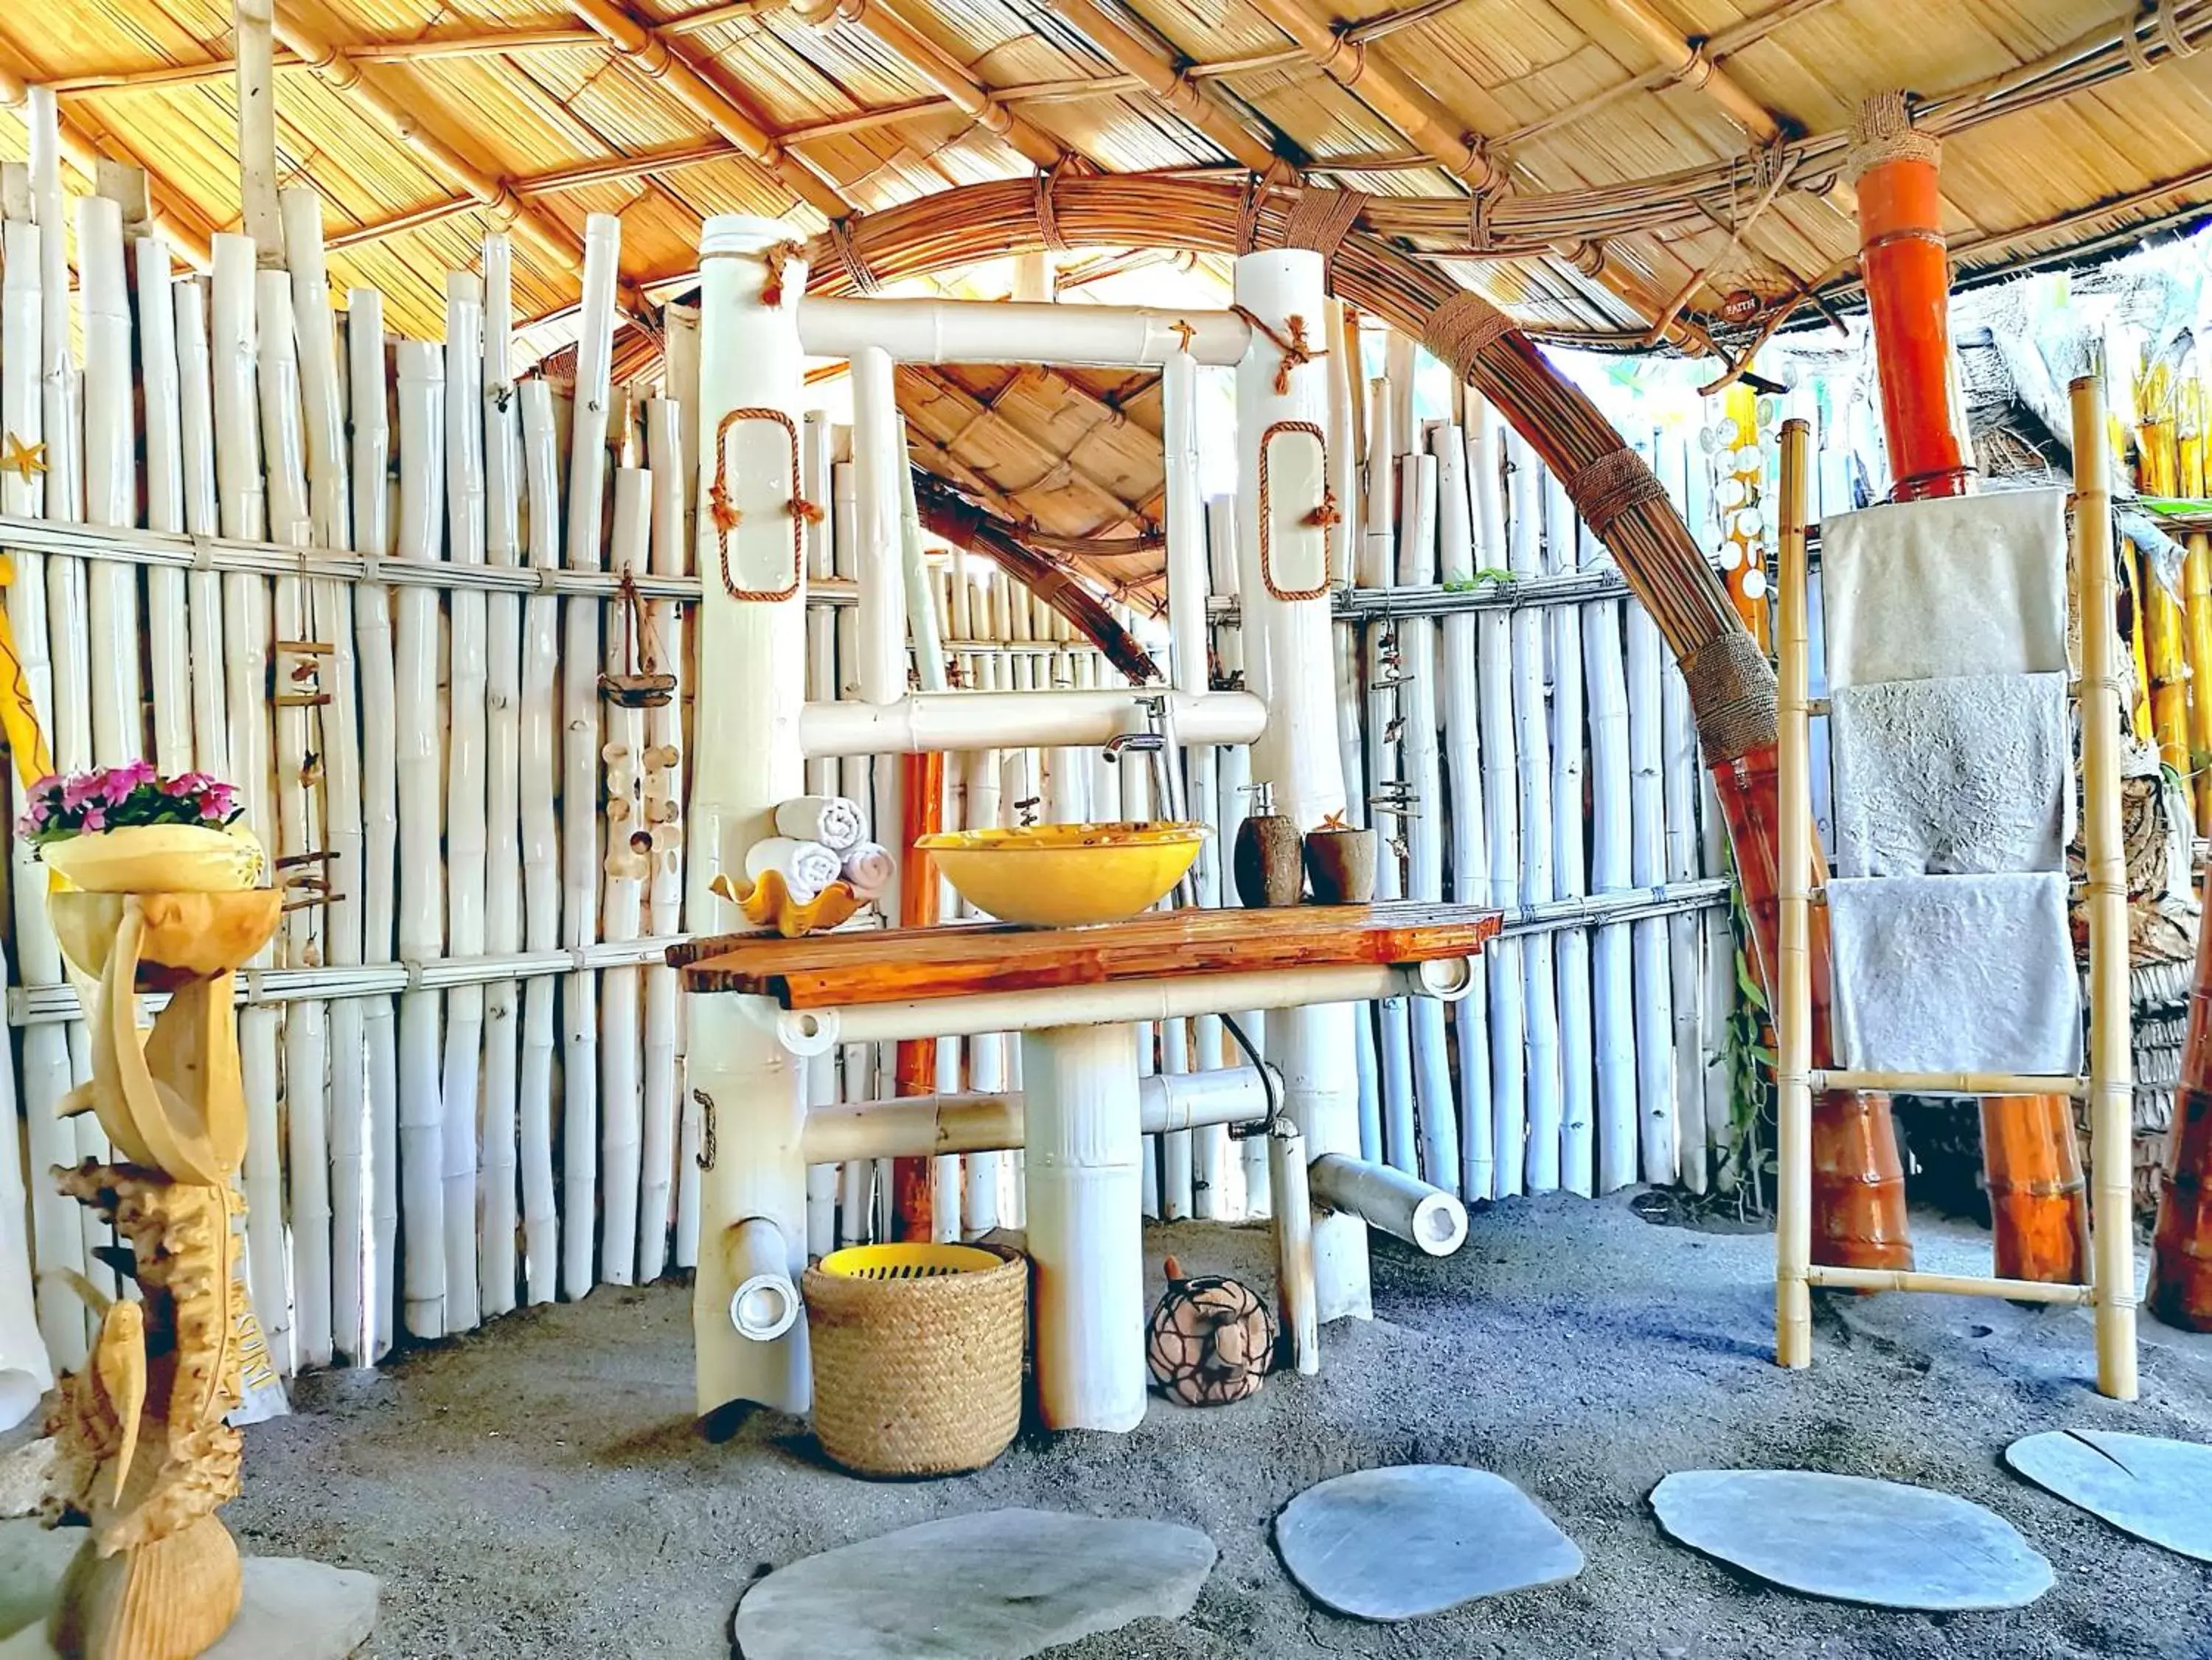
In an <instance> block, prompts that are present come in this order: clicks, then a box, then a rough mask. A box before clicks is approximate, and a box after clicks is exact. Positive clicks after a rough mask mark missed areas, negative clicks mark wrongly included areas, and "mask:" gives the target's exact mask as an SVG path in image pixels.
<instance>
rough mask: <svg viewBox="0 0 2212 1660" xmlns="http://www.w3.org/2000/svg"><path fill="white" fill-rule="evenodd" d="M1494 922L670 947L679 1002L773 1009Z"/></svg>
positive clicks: (1325, 950) (1218, 920)
mask: <svg viewBox="0 0 2212 1660" xmlns="http://www.w3.org/2000/svg"><path fill="white" fill-rule="evenodd" d="M1501 920H1502V918H1501V917H1500V915H1499V913H1498V912H1495V911H1483V910H1478V909H1476V908H1475V907H1474V906H1469V905H1428V904H1422V903H1418V902H1414V901H1398V902H1393V903H1390V904H1385V905H1332V906H1319V905H1306V906H1297V907H1295V908H1285V909H1282V910H1273V911H1148V912H1145V913H1144V914H1143V915H1141V916H1137V917H1131V918H1128V919H1127V921H1124V922H1109V923H1101V924H1098V925H1097V926H1096V927H1092V928H1017V927H1013V926H1011V925H1009V924H1002V923H973V924H963V925H959V926H954V927H949V928H900V929H881V928H879V929H866V930H856V931H854V932H850V933H834V934H817V935H812V936H808V937H806V938H804V939H796V940H787V939H782V938H780V937H778V936H775V935H773V934H723V935H720V936H714V937H709V938H701V939H696V940H692V941H690V942H686V943H685V944H683V945H679V946H676V947H673V948H671V950H670V951H669V953H668V960H669V962H670V963H671V965H672V966H675V967H678V968H680V969H682V970H683V971H684V990H686V991H744V992H750V993H751V994H752V995H754V996H756V997H774V998H775V1000H776V1001H777V1002H778V1003H781V1005H782V1006H783V1007H784V1008H786V1009H834V1008H839V1007H846V1006H850V1005H854V1004H860V1003H905V1002H908V1001H912V1000H915V999H919V998H925V997H971V996H974V995H975V994H977V993H979V992H990V991H1036V990H1038V989H1040V988H1043V987H1048V986H1064V985H1103V984H1106V983H1108V982H1109V981H1113V980H1132V979H1158V978H1168V977H1170V976H1173V977H1183V976H1188V975H1194V974H1236V973H1265V972H1268V971H1269V970H1271V969H1285V968H1335V967H1344V966H1351V965H1358V964H1389V963H1410V962H1425V961H1430V960H1436V959H1439V958H1449V957H1465V956H1470V955H1472V954H1474V953H1475V952H1477V951H1479V950H1480V949H1481V948H1482V947H1483V945H1484V944H1485V943H1486V942H1487V941H1489V940H1490V939H1492V937H1493V936H1495V935H1496V934H1497V932H1498V927H1499V925H1500V923H1501Z"/></svg>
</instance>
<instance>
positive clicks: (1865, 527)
mask: <svg viewBox="0 0 2212 1660" xmlns="http://www.w3.org/2000/svg"><path fill="white" fill-rule="evenodd" d="M1820 594H1821V607H1822V617H1823V621H1824V622H1825V625H1826V639H1827V651H1826V661H1827V671H1828V686H1829V688H1830V689H1831V691H1832V690H1833V689H1834V688H1838V687H1844V686H1863V685H1865V684H1867V683H1868V682H1872V681H1884V680H1938V679H1942V678H1943V677H1945V676H1951V675H1956V674H1958V673H1959V672H1960V670H1961V669H1965V670H1966V671H1968V672H1970V673H1972V674H1978V675H1992V674H2014V675H2039V674H2054V673H2063V672H2064V670H2065V669H2066V496H2065V493H2064V492H2063V491H2060V490H2011V491H1999V492H1992V493H1991V494H1987V495H1978V496H1957V497H1953V498H1950V499H1948V500H1941V501H1906V502H1899V503H1897V504H1895V505H1893V506H1886V507H1869V508H1868V509H1866V511H1864V512H1857V513H1839V514H1838V515H1836V516H1834V517H1833V518H1828V519H1826V520H1824V521H1822V523H1821V525H1820Z"/></svg>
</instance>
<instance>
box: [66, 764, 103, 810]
mask: <svg viewBox="0 0 2212 1660" xmlns="http://www.w3.org/2000/svg"><path fill="white" fill-rule="evenodd" d="M101 788H102V780H101V779H100V774H99V773H97V772H72V773H71V774H70V776H69V777H68V778H66V779H63V780H62V806H63V807H64V809H71V810H74V809H76V808H79V807H82V806H85V805H86V804H87V803H91V802H94V801H97V800H98V799H100V793H101Z"/></svg>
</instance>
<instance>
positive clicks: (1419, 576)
mask: <svg viewBox="0 0 2212 1660" xmlns="http://www.w3.org/2000/svg"><path fill="white" fill-rule="evenodd" d="M1404 464H1405V469H1406V471H1405V477H1406V479H1407V483H1408V485H1409V488H1408V489H1407V505H1408V506H1409V507H1410V508H1411V512H1408V513H1407V518H1406V523H1405V530H1406V534H1405V536H1404V537H1403V538H1402V539H1401V541H1400V542H1399V544H1398V560H1399V563H1398V574H1399V576H1400V578H1401V579H1403V580H1405V581H1407V582H1409V583H1415V584H1420V585H1427V584H1431V583H1433V582H1435V580H1436V579H1437V494H1438V490H1437V457H1435V456H1434V455H1433V454H1431V453H1428V452H1426V451H1423V452H1420V453H1413V452H1410V451H1409V452H1408V453H1407V456H1406V457H1405V463H1404ZM1399 636H1400V646H1399V650H1400V655H1401V660H1402V662H1403V663H1404V665H1405V673H1406V683H1405V686H1404V687H1403V688H1402V692H1403V697H1402V701H1401V704H1400V709H1401V718H1402V719H1403V720H1404V722H1405V724H1406V739H1405V745H1406V747H1405V755H1406V780H1407V784H1409V785H1411V786H1412V788H1413V797H1414V801H1415V803H1416V805H1415V807H1414V809H1413V816H1412V817H1411V818H1409V819H1407V820H1406V821H1405V829H1406V844H1407V848H1406V851H1407V884H1406V885H1407V888H1408V890H1409V891H1410V893H1411V894H1412V897H1413V898H1414V899H1416V900H1442V899H1443V884H1444V832H1443V820H1444V791H1443V767H1442V765H1441V763H1440V761H1439V759H1438V756H1437V719H1438V716H1437V625H1436V623H1435V622H1434V621H1431V619H1429V618H1427V617H1408V618H1407V619H1406V620H1405V621H1403V622H1401V623H1400V624H1399ZM1407 1014H1408V1015H1409V1016H1410V1022H1411V1027H1412V1038H1413V1084H1414V1096H1415V1099H1416V1100H1417V1101H1418V1103H1419V1113H1420V1124H1419V1148H1420V1159H1419V1165H1418V1169H1419V1174H1420V1176H1421V1178H1422V1179H1423V1180H1424V1181H1425V1182H1427V1183H1428V1184H1430V1185H1431V1187H1437V1188H1442V1189H1443V1190H1444V1191H1446V1192H1448V1193H1450V1194H1453V1195H1454V1196H1456V1195H1457V1194H1458V1192H1459V1186H1460V1178H1461V1160H1460V1139H1459V1138H1460V1121H1459V1107H1458V1103H1457V1102H1456V1101H1455V1100H1454V1094H1455V1092H1454V1089H1453V1087H1452V1086H1453V1080H1452V1073H1451V1063H1450V1060H1449V1057H1447V1055H1446V1053H1445V1049H1444V1006H1443V1004H1442V1003H1439V1002H1437V1000H1436V999H1435V998H1434V997H1419V998H1415V999H1413V1000H1412V1003H1411V1005H1410V1007H1409V1008H1408V1009H1407Z"/></svg>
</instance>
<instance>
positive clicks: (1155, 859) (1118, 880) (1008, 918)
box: [915, 824, 1207, 928]
mask: <svg viewBox="0 0 2212 1660" xmlns="http://www.w3.org/2000/svg"><path fill="white" fill-rule="evenodd" d="M1206 834H1207V832H1206V827H1205V826H1204V825H1202V824H1033V825H1026V826H1023V827H1019V828H1016V829H1006V830H950V831H945V832H943V833H939V834H937V835H932V836H923V837H921V838H920V839H917V840H916V841H915V846H916V847H919V848H921V849H922V850H923V851H926V852H927V853H928V854H929V855H930V857H932V858H933V859H935V860H936V861H937V866H938V869H940V870H942V871H944V873H945V880H946V881H950V882H951V884H952V885H953V886H954V887H955V888H958V889H959V890H960V894H961V897H962V898H963V899H965V900H967V901H968V902H969V904H970V905H973V906H975V907H976V909H978V910H980V911H986V912H989V913H990V914H991V915H992V916H994V917H996V918H999V920H1000V921H1001V922H1017V923H1028V924H1032V925H1034V926H1036V927H1041V928H1078V927H1081V926H1083V925H1084V924H1087V923H1098V922H1115V921H1118V920H1119V919H1120V918H1123V917H1133V916H1134V915H1136V914H1137V912H1139V911H1142V910H1143V909H1145V908H1146V906H1149V905H1151V904H1152V903H1153V901H1155V900H1158V899H1159V897H1160V896H1161V895H1162V894H1165V893H1166V892H1167V891H1168V890H1169V889H1170V888H1173V887H1174V886H1175V885H1176V882H1177V881H1181V880H1182V874H1183V872H1184V871H1186V870H1188V869H1190V867H1191V865H1192V863H1194V861H1195V860H1196V859H1197V857H1198V850H1199V848H1200V845H1202V844H1203V843H1204V842H1205V840H1206Z"/></svg>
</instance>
